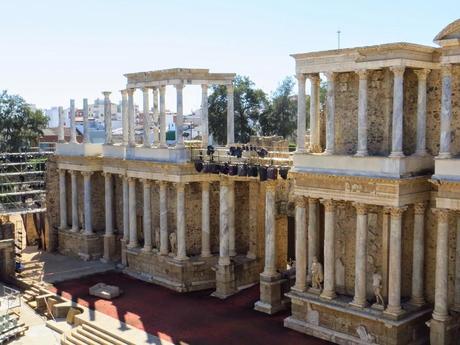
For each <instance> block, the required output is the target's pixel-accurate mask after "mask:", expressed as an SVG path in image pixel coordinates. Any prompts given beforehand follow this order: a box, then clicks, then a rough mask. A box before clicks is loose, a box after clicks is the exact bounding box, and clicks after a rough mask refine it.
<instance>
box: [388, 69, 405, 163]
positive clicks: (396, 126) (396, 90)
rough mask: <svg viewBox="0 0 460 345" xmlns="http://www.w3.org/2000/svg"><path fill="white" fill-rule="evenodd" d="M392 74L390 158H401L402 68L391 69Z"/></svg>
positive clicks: (402, 154)
mask: <svg viewBox="0 0 460 345" xmlns="http://www.w3.org/2000/svg"><path fill="white" fill-rule="evenodd" d="M390 70H391V71H392V72H393V75H394V78H393V119H392V133H391V154H390V157H403V156H404V153H403V121H404V118H403V116H404V110H403V104H404V87H403V86H404V85H403V84H404V70H405V68H404V67H391V68H390Z"/></svg>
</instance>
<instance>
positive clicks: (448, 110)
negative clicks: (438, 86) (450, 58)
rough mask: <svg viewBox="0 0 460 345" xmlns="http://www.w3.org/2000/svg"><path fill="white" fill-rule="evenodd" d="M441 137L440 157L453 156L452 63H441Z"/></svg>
mask: <svg viewBox="0 0 460 345" xmlns="http://www.w3.org/2000/svg"><path fill="white" fill-rule="evenodd" d="M441 76H442V96H441V137H440V142H439V155H438V158H451V157H452V154H451V152H450V142H451V136H452V128H451V126H452V65H451V64H443V65H441Z"/></svg>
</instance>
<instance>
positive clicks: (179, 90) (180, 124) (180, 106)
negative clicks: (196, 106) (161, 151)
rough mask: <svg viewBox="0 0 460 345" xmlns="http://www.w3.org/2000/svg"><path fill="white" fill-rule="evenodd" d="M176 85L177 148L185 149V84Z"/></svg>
mask: <svg viewBox="0 0 460 345" xmlns="http://www.w3.org/2000/svg"><path fill="white" fill-rule="evenodd" d="M174 86H175V87H176V95H177V96H176V102H177V108H176V113H177V114H176V148H178V149H183V148H184V147H185V146H184V103H183V97H182V96H183V90H184V84H177V85H174Z"/></svg>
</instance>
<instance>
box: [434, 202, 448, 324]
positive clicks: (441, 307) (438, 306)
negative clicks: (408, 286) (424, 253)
mask: <svg viewBox="0 0 460 345" xmlns="http://www.w3.org/2000/svg"><path fill="white" fill-rule="evenodd" d="M435 212H436V213H437V216H438V235H437V240H436V276H435V290H434V310H433V319H435V320H437V321H441V322H443V321H447V319H448V318H449V305H448V276H449V273H448V272H449V210H447V209H436V210H435Z"/></svg>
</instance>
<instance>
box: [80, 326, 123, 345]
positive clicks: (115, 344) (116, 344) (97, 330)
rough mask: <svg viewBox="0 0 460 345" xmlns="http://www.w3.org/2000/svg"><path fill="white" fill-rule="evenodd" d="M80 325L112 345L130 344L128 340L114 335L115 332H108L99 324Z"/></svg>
mask: <svg viewBox="0 0 460 345" xmlns="http://www.w3.org/2000/svg"><path fill="white" fill-rule="evenodd" d="M82 327H83V329H84V330H86V331H87V332H90V333H92V334H94V335H96V336H97V337H99V338H101V339H104V340H105V341H107V342H108V343H109V344H112V345H127V344H130V343H129V342H127V341H126V340H124V339H123V338H120V337H118V336H116V335H115V334H112V333H109V332H107V331H106V330H104V329H103V328H101V327H99V326H96V325H95V324H86V323H84V324H83V325H82Z"/></svg>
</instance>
